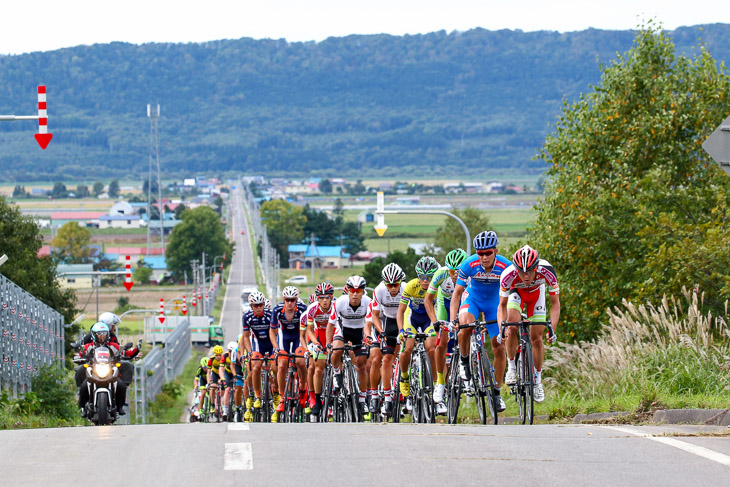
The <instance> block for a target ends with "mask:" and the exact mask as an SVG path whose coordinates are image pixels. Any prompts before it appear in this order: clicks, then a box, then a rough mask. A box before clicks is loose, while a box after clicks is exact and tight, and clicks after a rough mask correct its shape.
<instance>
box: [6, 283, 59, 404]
mask: <svg viewBox="0 0 730 487" xmlns="http://www.w3.org/2000/svg"><path fill="white" fill-rule="evenodd" d="M0 302H2V309H0V329H2V336H0V389H3V390H8V391H11V394H12V395H13V396H18V395H22V394H25V393H26V392H30V390H31V379H32V378H33V376H34V375H36V374H37V373H38V370H39V369H40V368H41V366H43V365H45V364H55V365H57V366H58V367H63V365H64V359H65V354H64V340H65V337H64V319H63V316H62V315H61V314H60V313H59V312H57V311H56V310H54V309H53V308H51V307H50V306H47V305H46V304H44V303H42V302H41V301H39V300H38V299H36V298H35V297H34V296H33V295H31V294H29V293H27V292H25V291H24V290H23V289H21V288H20V287H18V286H17V285H16V284H15V283H14V282H13V281H11V280H10V279H7V278H6V277H5V276H3V275H0Z"/></svg>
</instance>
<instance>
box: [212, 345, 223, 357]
mask: <svg viewBox="0 0 730 487" xmlns="http://www.w3.org/2000/svg"><path fill="white" fill-rule="evenodd" d="M213 355H223V347H221V346H220V345H216V346H215V347H213Z"/></svg>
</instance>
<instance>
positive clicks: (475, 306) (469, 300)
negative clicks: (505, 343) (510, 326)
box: [459, 293, 499, 338]
mask: <svg viewBox="0 0 730 487" xmlns="http://www.w3.org/2000/svg"><path fill="white" fill-rule="evenodd" d="M495 297H496V298H497V300H498V299H499V295H496V296H495ZM498 306H499V302H498V301H495V300H487V299H484V298H481V299H478V298H477V296H476V295H475V294H474V293H469V294H468V295H467V296H466V297H465V298H464V299H463V300H462V301H461V306H459V314H461V313H463V312H465V311H467V312H469V313H470V314H471V315H472V316H473V317H474V318H475V319H477V320H478V319H479V315H480V314H481V313H483V314H484V318H483V319H484V321H496V320H497V307H498ZM487 331H488V332H489V338H494V337H496V336H497V335H499V325H498V324H497V323H492V324H491V325H487Z"/></svg>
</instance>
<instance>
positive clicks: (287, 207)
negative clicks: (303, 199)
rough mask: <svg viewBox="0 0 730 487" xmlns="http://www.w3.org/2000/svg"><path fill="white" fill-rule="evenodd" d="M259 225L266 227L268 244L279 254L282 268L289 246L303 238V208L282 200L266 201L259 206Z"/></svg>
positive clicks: (305, 220)
mask: <svg viewBox="0 0 730 487" xmlns="http://www.w3.org/2000/svg"><path fill="white" fill-rule="evenodd" d="M261 223H263V224H264V225H266V233H267V235H268V237H269V242H270V243H271V245H272V247H274V248H276V249H277V251H278V252H279V256H280V257H281V262H282V266H284V265H285V264H284V263H285V262H288V259H289V248H288V247H289V245H290V244H293V243H299V242H301V241H302V239H303V238H304V231H303V229H304V225H305V224H306V223H307V218H306V217H305V216H304V210H303V208H302V207H301V206H296V205H293V204H291V203H289V202H288V201H284V200H269V201H266V202H264V203H263V204H262V205H261Z"/></svg>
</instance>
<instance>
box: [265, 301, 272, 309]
mask: <svg viewBox="0 0 730 487" xmlns="http://www.w3.org/2000/svg"><path fill="white" fill-rule="evenodd" d="M264 309H271V301H269V300H268V299H267V300H266V301H265V302H264Z"/></svg>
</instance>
